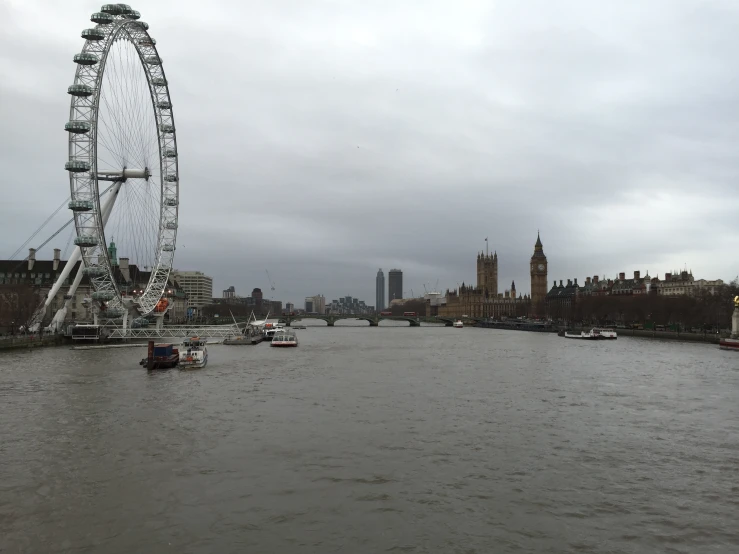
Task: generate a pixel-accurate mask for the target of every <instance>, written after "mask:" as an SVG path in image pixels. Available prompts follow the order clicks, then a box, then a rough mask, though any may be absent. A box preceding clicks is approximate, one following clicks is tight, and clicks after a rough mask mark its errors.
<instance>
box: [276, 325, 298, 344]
mask: <svg viewBox="0 0 739 554" xmlns="http://www.w3.org/2000/svg"><path fill="white" fill-rule="evenodd" d="M297 345H298V336H297V335H296V334H295V333H293V332H292V331H285V330H284V329H283V330H281V331H279V332H277V333H275V335H274V337H273V338H272V344H271V346H297Z"/></svg>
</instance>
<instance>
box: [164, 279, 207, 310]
mask: <svg viewBox="0 0 739 554" xmlns="http://www.w3.org/2000/svg"><path fill="white" fill-rule="evenodd" d="M172 279H173V280H174V281H175V283H177V284H178V285H179V286H180V287H181V288H182V290H184V291H185V294H187V299H188V306H189V307H190V308H192V309H193V310H194V313H195V314H199V313H200V310H201V309H202V308H203V306H205V305H207V304H210V303H211V302H212V301H213V278H212V277H208V276H207V275H206V274H205V273H203V272H202V271H177V270H175V271H172Z"/></svg>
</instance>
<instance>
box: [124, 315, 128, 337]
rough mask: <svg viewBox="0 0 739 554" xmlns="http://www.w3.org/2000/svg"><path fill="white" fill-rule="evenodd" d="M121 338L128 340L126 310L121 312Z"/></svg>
mask: <svg viewBox="0 0 739 554" xmlns="http://www.w3.org/2000/svg"><path fill="white" fill-rule="evenodd" d="M123 337H124V338H128V310H124V311H123Z"/></svg>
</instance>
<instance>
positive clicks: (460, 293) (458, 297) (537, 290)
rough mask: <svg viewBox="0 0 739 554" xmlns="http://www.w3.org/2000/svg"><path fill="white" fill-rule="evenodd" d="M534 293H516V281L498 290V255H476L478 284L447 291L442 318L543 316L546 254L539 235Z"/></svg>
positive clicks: (534, 261) (533, 272)
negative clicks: (509, 286)
mask: <svg viewBox="0 0 739 554" xmlns="http://www.w3.org/2000/svg"><path fill="white" fill-rule="evenodd" d="M531 291H532V295H531V296H528V295H521V294H520V293H519V294H518V296H517V295H516V283H515V281H514V282H512V283H511V288H510V289H508V290H506V291H504V292H498V254H497V252H494V253H493V255H492V256H491V255H490V254H483V253H480V254H478V255H477V285H476V286H472V285H467V284H465V283H462V285H461V286H460V287H459V289H458V290H454V291H447V294H446V297H447V299H446V305H442V306H439V311H438V315H439V316H440V317H453V318H458V317H464V316H466V317H472V318H493V319H501V318H503V317H520V316H538V317H543V315H544V299H545V297H546V294H547V257H546V256H545V255H544V250H543V246H542V244H541V239H540V238H539V237H538V236H537V238H536V245H535V246H534V254H533V256H531Z"/></svg>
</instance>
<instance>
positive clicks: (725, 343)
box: [718, 338, 739, 352]
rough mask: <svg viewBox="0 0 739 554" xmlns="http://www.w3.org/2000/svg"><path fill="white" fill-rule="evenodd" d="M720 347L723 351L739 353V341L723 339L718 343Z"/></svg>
mask: <svg viewBox="0 0 739 554" xmlns="http://www.w3.org/2000/svg"><path fill="white" fill-rule="evenodd" d="M718 346H719V348H720V349H721V350H733V351H734V352H739V339H731V338H725V339H721V340H720V341H719V342H718Z"/></svg>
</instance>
